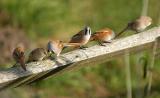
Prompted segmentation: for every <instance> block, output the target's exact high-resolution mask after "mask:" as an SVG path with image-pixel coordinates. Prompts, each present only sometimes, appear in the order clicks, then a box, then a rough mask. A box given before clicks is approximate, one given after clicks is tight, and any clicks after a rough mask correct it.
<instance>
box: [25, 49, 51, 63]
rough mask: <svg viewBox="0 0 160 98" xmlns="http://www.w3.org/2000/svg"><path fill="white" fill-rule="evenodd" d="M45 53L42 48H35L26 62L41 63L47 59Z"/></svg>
mask: <svg viewBox="0 0 160 98" xmlns="http://www.w3.org/2000/svg"><path fill="white" fill-rule="evenodd" d="M47 56H48V55H47V51H46V50H45V49H44V48H36V49H34V50H33V51H32V52H31V53H30V54H29V58H28V61H27V62H34V61H41V60H44V59H46V58H47Z"/></svg>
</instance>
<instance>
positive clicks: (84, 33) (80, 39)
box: [69, 26, 91, 48]
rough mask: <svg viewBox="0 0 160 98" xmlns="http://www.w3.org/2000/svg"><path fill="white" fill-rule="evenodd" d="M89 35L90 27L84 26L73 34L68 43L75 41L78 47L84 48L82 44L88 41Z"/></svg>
mask: <svg viewBox="0 0 160 98" xmlns="http://www.w3.org/2000/svg"><path fill="white" fill-rule="evenodd" d="M90 37H91V28H90V27H88V26H87V27H85V28H84V29H83V30H81V31H80V32H78V33H77V34H75V35H73V36H72V38H71V40H70V41H69V43H77V46H78V47H80V48H85V47H84V45H85V44H87V43H88V41H89V39H90Z"/></svg>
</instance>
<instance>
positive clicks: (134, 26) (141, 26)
mask: <svg viewBox="0 0 160 98" xmlns="http://www.w3.org/2000/svg"><path fill="white" fill-rule="evenodd" d="M151 24H152V18H151V17H149V16H140V17H139V18H137V19H136V20H134V21H132V22H130V23H128V25H127V26H126V28H124V29H123V30H122V31H121V32H119V33H118V34H117V35H116V37H115V38H117V37H118V36H120V35H121V34H122V33H123V32H125V31H126V30H132V31H135V32H136V33H139V32H142V31H143V30H145V29H146V28H147V27H148V26H149V25H151Z"/></svg>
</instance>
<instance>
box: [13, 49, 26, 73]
mask: <svg viewBox="0 0 160 98" xmlns="http://www.w3.org/2000/svg"><path fill="white" fill-rule="evenodd" d="M12 56H13V58H14V60H15V61H16V63H20V65H21V67H22V68H23V69H24V70H25V71H26V65H25V54H24V48H23V47H21V46H19V47H17V48H15V49H14V51H13V54H12Z"/></svg>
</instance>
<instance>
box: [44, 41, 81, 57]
mask: <svg viewBox="0 0 160 98" xmlns="http://www.w3.org/2000/svg"><path fill="white" fill-rule="evenodd" d="M77 45H79V44H77V43H63V42H62V41H60V40H52V41H49V42H48V44H47V51H48V53H55V54H56V56H57V57H58V56H59V55H60V53H61V51H62V50H63V48H64V47H68V46H77Z"/></svg>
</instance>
